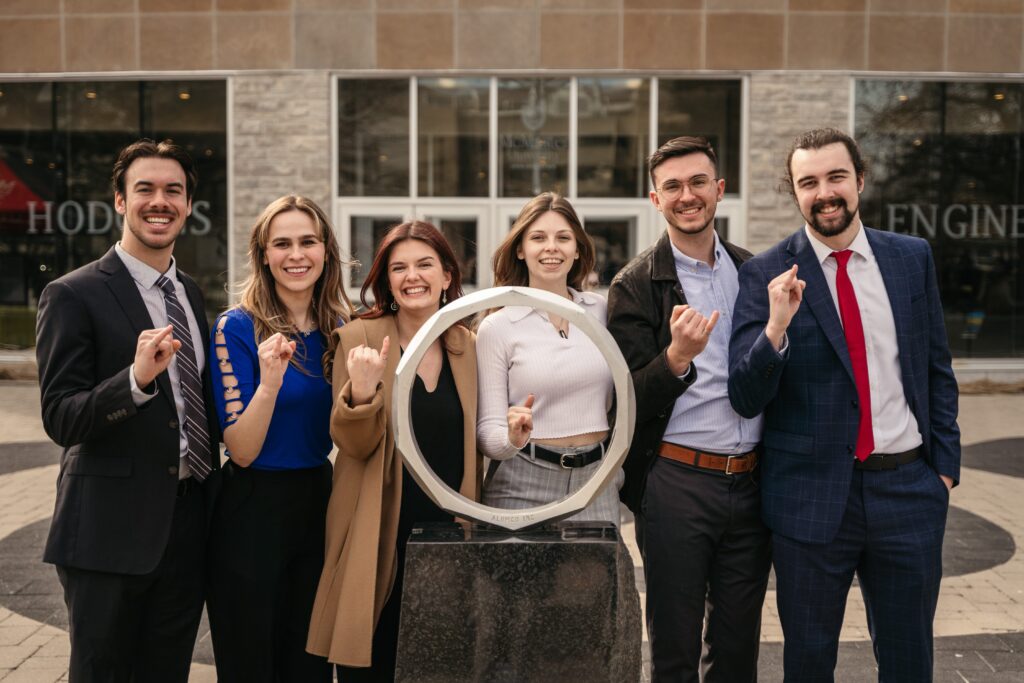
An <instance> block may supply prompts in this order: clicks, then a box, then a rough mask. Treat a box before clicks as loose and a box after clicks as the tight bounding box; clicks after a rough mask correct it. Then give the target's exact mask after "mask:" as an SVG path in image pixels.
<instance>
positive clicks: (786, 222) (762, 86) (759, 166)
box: [747, 71, 853, 254]
mask: <svg viewBox="0 0 1024 683" xmlns="http://www.w3.org/2000/svg"><path fill="white" fill-rule="evenodd" d="M850 80H851V77H850V76H849V74H845V73H829V72H821V71H816V72H808V71H788V72H784V73H783V72H774V71H771V72H756V71H755V72H754V73H752V74H751V75H750V145H749V147H750V160H749V163H750V203H749V207H748V215H747V248H748V249H750V250H751V251H752V252H754V253H755V254H756V253H758V252H760V251H764V250H765V249H767V248H768V247H770V246H772V245H773V244H775V243H776V242H778V241H779V240H780V239H782V238H783V237H785V236H786V235H788V234H790V233H791V232H793V231H794V230H796V229H797V228H798V227H800V225H801V224H802V222H803V221H802V219H801V218H800V213H799V212H798V211H797V209H796V205H795V204H794V202H793V199H792V198H791V197H790V195H789V192H788V191H786V190H785V188H782V190H783V191H782V192H779V191H778V190H779V185H780V183H781V178H782V175H783V172H784V171H785V164H786V155H787V154H788V153H789V146H790V144H791V143H792V142H793V138H795V137H796V136H797V135H799V134H800V133H803V132H804V131H807V130H810V129H812V128H826V127H830V128H838V129H840V130H843V131H846V132H848V133H852V132H853V131H851V130H849V127H850V108H851V107H852V106H853V103H852V102H851V96H850V93H851V90H850Z"/></svg>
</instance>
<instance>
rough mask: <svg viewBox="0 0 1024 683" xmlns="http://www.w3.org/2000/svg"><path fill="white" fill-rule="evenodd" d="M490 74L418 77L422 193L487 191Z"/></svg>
mask: <svg viewBox="0 0 1024 683" xmlns="http://www.w3.org/2000/svg"><path fill="white" fill-rule="evenodd" d="M489 112H490V80H489V79H486V78H421V79H420V80H419V87H418V89H417V119H418V121H417V125H418V128H419V140H418V141H417V148H416V149H417V154H418V158H419V173H418V187H419V195H420V196H421V197H486V196H488V194H489V186H488V177H487V173H488V142H487V141H488V134H489V121H488V116H489Z"/></svg>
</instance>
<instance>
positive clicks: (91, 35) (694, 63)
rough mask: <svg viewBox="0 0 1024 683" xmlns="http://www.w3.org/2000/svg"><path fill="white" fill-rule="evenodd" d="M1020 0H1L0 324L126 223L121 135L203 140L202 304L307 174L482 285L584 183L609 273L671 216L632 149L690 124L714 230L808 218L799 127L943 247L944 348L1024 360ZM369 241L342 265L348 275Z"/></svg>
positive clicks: (971, 357)
mask: <svg viewBox="0 0 1024 683" xmlns="http://www.w3.org/2000/svg"><path fill="white" fill-rule="evenodd" d="M1022 43H1024V0H337V1H332V0H178V1H177V2H172V1H169V0H9V1H8V2H4V3H2V4H0V344H8V345H19V344H20V345H30V344H31V343H32V321H33V319H34V306H35V302H36V299H37V297H38V295H39V292H40V291H41V289H42V287H43V286H44V285H45V284H46V282H49V281H50V280H52V279H53V278H55V277H57V276H59V275H60V274H61V273H63V272H66V271H67V270H69V269H71V268H73V267H76V266H77V265H80V264H81V263H84V262H87V261H89V260H91V259H93V258H95V257H96V256H97V255H99V254H100V253H102V252H103V251H104V250H105V249H106V248H108V247H109V245H110V244H111V243H113V241H114V240H116V239H117V235H118V233H119V227H118V225H117V221H116V214H114V213H113V211H112V198H111V192H110V189H109V179H108V177H107V175H108V173H109V169H110V166H111V164H112V161H113V157H114V154H115V153H116V150H117V149H118V148H119V147H120V146H121V145H123V144H125V143H127V142H129V141H131V140H132V139H134V138H136V137H138V136H140V135H147V136H151V137H170V138H173V139H175V140H176V141H178V142H179V143H181V144H184V145H186V146H187V147H188V148H189V149H190V150H191V152H192V153H193V155H194V156H195V157H196V159H197V160H198V161H199V163H200V173H201V187H200V191H199V194H198V195H197V197H196V201H195V210H194V213H193V217H192V219H191V220H190V221H189V224H188V227H187V231H186V235H185V237H183V238H182V239H181V241H180V243H179V248H178V250H177V251H176V254H177V255H178V258H179V261H180V262H181V264H182V266H183V267H184V268H185V269H187V270H188V271H189V272H191V273H193V274H195V275H197V276H198V277H199V279H200V281H201V282H202V283H203V285H204V288H205V290H206V291H207V292H208V294H209V298H210V307H211V311H210V312H211V314H212V313H213V312H214V311H215V310H216V309H219V308H222V307H223V306H225V305H226V304H227V303H228V301H229V300H230V291H229V288H227V287H226V285H229V284H230V283H232V282H237V281H238V280H239V279H241V277H242V276H243V275H244V271H245V268H246V259H245V249H246V242H247V235H248V231H249V228H250V226H251V224H252V222H253V219H254V218H255V217H256V215H257V214H258V213H259V211H260V210H261V209H262V207H263V206H265V205H266V204H267V203H268V202H269V201H271V200H272V199H274V198H275V197H277V196H279V195H281V194H286V193H300V194H305V195H308V196H310V197H312V198H313V199H315V200H316V201H317V202H318V203H321V204H322V205H323V206H324V207H325V208H328V209H329V211H330V213H331V215H332V216H333V219H334V223H335V229H336V230H337V232H338V236H339V238H340V240H341V243H342V245H343V247H344V248H345V249H346V250H347V252H348V253H349V254H350V255H352V256H353V257H354V258H355V259H356V260H361V261H364V262H365V261H367V260H369V258H371V257H372V251H373V246H374V244H375V241H376V240H377V239H378V238H379V236H380V234H381V233H382V231H383V230H385V229H386V228H387V227H388V226H389V225H391V224H392V223H394V222H396V221H398V220H401V219H402V218H406V217H412V216H417V217H422V218H426V219H429V220H431V221H433V222H434V223H435V224H437V225H439V227H441V228H442V229H443V230H444V231H445V232H446V234H447V235H448V236H449V239H450V240H451V241H452V243H453V246H454V247H455V250H456V252H457V254H458V255H459V257H460V259H461V260H462V263H463V267H464V268H465V270H466V272H467V277H466V280H467V283H468V284H469V285H470V286H471V287H484V286H488V285H489V284H491V279H490V255H491V253H492V252H493V249H494V248H495V247H496V246H497V244H498V243H499V241H500V240H501V238H502V235H503V234H504V232H505V231H507V229H508V226H509V225H510V222H511V220H512V219H513V218H514V216H515V215H516V213H517V212H518V209H519V208H520V207H521V206H522V204H523V203H524V202H525V200H526V199H527V198H529V197H531V196H533V195H534V194H536V193H537V192H540V191H543V190H557V191H559V192H561V193H563V194H566V195H567V196H568V197H570V198H571V199H572V200H573V203H574V204H575V205H576V207H577V208H578V210H579V211H580V213H581V214H582V216H583V218H584V220H585V222H586V225H587V229H588V231H589V232H590V233H591V234H592V235H593V236H594V238H595V241H596V243H597V246H598V251H599V263H598V278H599V281H600V282H601V283H602V284H606V283H607V281H608V280H609V279H610V277H611V275H613V274H614V272H615V271H616V270H617V269H618V268H619V267H620V266H621V265H622V264H623V263H625V262H626V261H627V260H628V259H629V258H630V257H631V256H632V255H634V254H636V253H637V252H638V251H640V250H642V249H643V248H644V247H645V246H646V245H648V244H650V243H651V242H653V240H654V239H655V238H656V236H657V234H658V233H659V232H660V230H662V224H661V223H660V222H659V216H658V214H657V213H656V212H654V210H653V209H652V208H651V206H650V203H649V201H648V199H647V193H648V191H649V189H650V186H649V180H648V178H647V176H646V172H645V169H644V158H645V157H646V155H648V154H649V153H650V152H651V151H652V150H653V149H654V148H655V147H656V146H657V145H658V144H659V142H661V141H664V140H665V139H668V138H670V137H673V136H675V135H680V134H701V135H705V136H707V137H709V139H711V140H712V142H713V144H714V145H715V147H716V149H717V150H718V152H719V155H720V157H721V162H722V164H721V166H722V168H721V169H720V172H721V173H722V175H723V177H724V178H725V179H726V199H725V201H723V203H722V205H721V207H720V209H719V216H720V218H719V221H718V225H717V228H718V229H719V231H720V232H721V233H722V234H723V235H726V236H728V238H729V239H731V240H733V241H735V242H737V243H739V244H741V245H744V246H746V247H747V248H749V249H751V250H753V251H755V252H756V251H759V250H761V249H764V248H765V247H767V246H769V245H771V244H773V243H774V242H776V241H777V240H779V239H780V238H782V237H783V236H785V235H787V234H789V233H790V232H792V231H793V230H795V229H797V228H798V227H799V225H800V218H799V215H798V213H797V211H796V209H795V206H794V205H793V202H792V200H791V199H790V197H789V195H788V193H787V192H785V190H784V189H783V190H782V191H780V187H779V186H780V182H779V181H780V176H781V174H782V170H783V164H784V162H785V155H786V152H787V150H788V146H789V144H790V142H791V140H792V138H793V137H794V136H795V135H796V134H797V133H799V132H801V131H803V130H806V129H808V128H812V127H820V126H835V127H838V128H842V129H845V130H849V131H851V132H853V133H854V134H855V135H856V137H857V138H858V139H859V140H860V142H861V144H862V145H863V147H864V150H865V152H866V154H867V156H868V160H869V163H870V175H869V178H868V183H867V190H866V192H865V194H864V199H863V206H862V215H863V217H864V220H865V222H866V223H867V224H868V225H871V226H874V227H878V228H882V229H887V230H895V231H899V232H909V233H912V234H917V235H920V236H921V237H924V238H926V239H928V240H929V241H930V242H931V243H932V246H933V248H934V252H935V258H936V262H937V264H938V272H939V276H940V279H941V286H942V291H943V296H944V305H945V309H946V321H947V326H948V329H949V335H950V343H951V346H952V348H953V350H954V353H955V355H956V356H957V358H958V361H957V363H958V367H959V368H960V370H961V371H968V370H973V371H974V376H978V373H981V374H984V373H989V374H991V375H992V376H994V377H999V378H1004V379H1005V378H1006V377H1007V374H1006V373H1007V372H1020V373H1021V374H1024V273H1022V271H1021V258H1020V257H1021V243H1022V239H1024V78H1022V72H1024V53H1022ZM359 280H360V271H359V267H358V266H356V267H355V269H354V270H353V274H352V278H351V280H350V282H351V283H352V284H354V285H358V282H359Z"/></svg>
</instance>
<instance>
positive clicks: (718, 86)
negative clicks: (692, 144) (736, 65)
mask: <svg viewBox="0 0 1024 683" xmlns="http://www.w3.org/2000/svg"><path fill="white" fill-rule="evenodd" d="M740 102H741V89H740V82H739V81H736V80H732V81H699V80H680V79H670V78H661V79H658V140H657V144H658V145H661V144H663V143H665V142H667V141H668V140H671V139H672V138H676V137H679V136H681V135H700V136H703V137H705V138H707V139H708V141H709V142H710V143H711V146H712V147H714V149H715V154H716V155H717V156H718V173H719V175H720V176H721V177H723V178H725V179H726V180H725V191H726V193H728V194H739V193H740V191H741V189H742V188H741V186H740V183H741V181H742V178H741V177H740Z"/></svg>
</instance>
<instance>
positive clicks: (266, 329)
mask: <svg viewBox="0 0 1024 683" xmlns="http://www.w3.org/2000/svg"><path fill="white" fill-rule="evenodd" d="M288 211H301V212H303V213H304V214H306V215H307V216H309V217H310V219H312V221H313V224H314V225H316V229H317V234H318V235H319V237H320V240H321V241H322V242H323V243H324V271H323V272H322V273H321V274H320V278H319V279H318V280H317V281H316V285H314V287H313V300H312V301H311V302H310V311H311V313H312V316H311V317H312V318H313V320H314V321H316V325H317V329H319V330H320V334H321V336H322V337H323V339H324V347H325V349H324V354H323V357H322V358H321V361H320V362H321V365H322V366H323V370H324V379H326V380H327V381H328V382H330V381H331V370H332V366H333V364H334V351H335V349H336V348H337V345H338V337H337V335H335V334H331V333H332V332H333V330H334V329H335V328H337V327H338V325H341V324H343V323H347V322H348V321H349V320H350V319H351V317H352V302H350V301H349V299H348V296H347V295H346V294H345V288H344V287H343V286H342V280H341V272H342V267H343V266H346V265H348V263H347V262H344V261H342V258H341V249H340V248H339V247H338V241H337V240H336V239H335V237H334V230H332V229H331V224H330V222H329V221H328V220H327V215H326V214H325V213H324V211H323V209H321V208H320V207H319V206H317V204H316V202H314V201H313V200H312V199H309V198H307V197H301V196H298V195H285V196H284V197H279V198H278V199H275V200H274V201H272V202H270V204H269V205H268V206H267V208H265V209H263V213H261V214H260V215H259V218H257V219H256V223H255V224H254V225H253V226H252V233H251V234H250V235H249V276H248V277H247V278H246V279H245V281H244V282H243V283H242V285H241V290H242V293H241V297H240V300H239V306H240V307H241V308H243V309H245V310H246V311H248V312H249V313H250V314H251V315H252V320H253V327H254V328H255V330H256V343H257V344H259V343H261V342H262V341H263V340H265V339H268V338H270V337H271V336H273V335H274V334H276V333H278V332H280V333H281V334H283V335H284V336H286V337H297V340H298V346H297V348H296V354H295V355H296V357H293V358H292V361H291V362H292V364H293V365H294V366H295V367H296V368H297V369H299V370H302V366H301V365H300V364H299V359H300V358H303V357H304V356H303V354H304V352H305V348H304V345H303V344H302V337H301V335H299V330H298V329H296V327H295V325H294V324H293V323H292V321H291V319H290V318H289V317H288V311H287V309H285V307H284V305H283V304H282V303H281V300H280V299H279V298H278V296H277V289H276V288H275V286H274V277H273V275H271V274H270V266H269V265H267V264H266V263H264V261H265V260H266V253H267V243H268V242H269V240H270V224H271V222H272V221H273V220H274V218H276V217H277V216H279V215H281V214H282V213H286V212H288Z"/></svg>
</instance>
